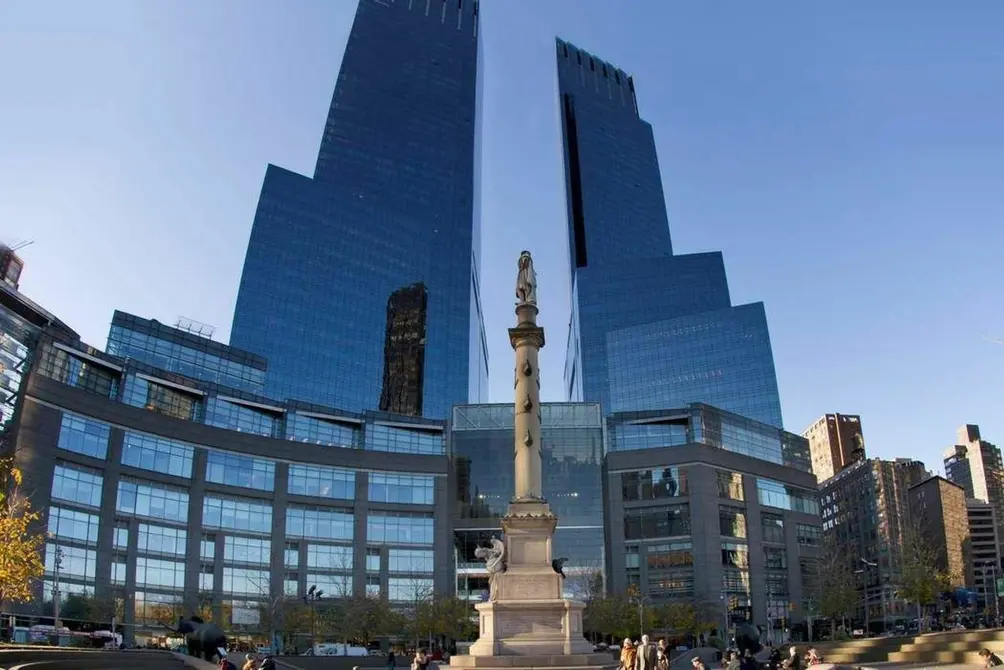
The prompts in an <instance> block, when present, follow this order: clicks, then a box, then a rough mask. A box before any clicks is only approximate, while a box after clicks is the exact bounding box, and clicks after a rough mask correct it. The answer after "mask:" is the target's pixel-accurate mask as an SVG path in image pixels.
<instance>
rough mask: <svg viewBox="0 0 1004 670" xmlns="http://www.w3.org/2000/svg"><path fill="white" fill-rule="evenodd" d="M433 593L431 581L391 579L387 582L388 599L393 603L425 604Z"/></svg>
mask: <svg viewBox="0 0 1004 670" xmlns="http://www.w3.org/2000/svg"><path fill="white" fill-rule="evenodd" d="M431 593H432V580H431V579H422V578H403V577H391V578H390V579H388V580H387V599H388V600H390V601H391V602H395V603H407V602H423V601H425V600H426V599H428V597H429V595H430V594H431Z"/></svg>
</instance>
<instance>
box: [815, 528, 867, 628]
mask: <svg viewBox="0 0 1004 670" xmlns="http://www.w3.org/2000/svg"><path fill="white" fill-rule="evenodd" d="M820 571H821V574H820V584H819V587H820V593H819V611H820V613H821V614H822V615H823V616H825V617H828V618H829V619H830V621H831V630H832V631H833V632H834V633H835V632H836V630H837V625H836V622H837V619H840V620H841V621H843V620H844V619H845V618H846V617H847V616H849V615H850V613H851V612H852V611H854V609H855V608H856V607H857V604H858V601H859V600H860V595H859V594H858V589H857V583H856V581H855V579H854V571H853V570H852V569H851V566H850V562H849V559H848V557H847V556H846V555H844V554H843V552H841V551H840V550H839V549H838V548H837V546H836V544H835V543H834V542H832V541H828V542H827V543H826V546H825V547H824V551H823V558H822V559H821V563H820Z"/></svg>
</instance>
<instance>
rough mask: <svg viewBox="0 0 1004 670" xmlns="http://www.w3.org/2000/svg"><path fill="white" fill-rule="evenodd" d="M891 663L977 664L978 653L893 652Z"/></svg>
mask: <svg viewBox="0 0 1004 670" xmlns="http://www.w3.org/2000/svg"><path fill="white" fill-rule="evenodd" d="M889 661H890V662H892V663H966V664H970V663H972V664H979V665H982V663H981V661H980V655H979V652H978V651H926V652H923V653H909V652H900V651H897V652H893V653H892V654H889Z"/></svg>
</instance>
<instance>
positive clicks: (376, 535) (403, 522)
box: [366, 512, 433, 544]
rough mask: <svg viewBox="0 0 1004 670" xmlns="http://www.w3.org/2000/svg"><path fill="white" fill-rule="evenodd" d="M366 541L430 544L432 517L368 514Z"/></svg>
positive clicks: (403, 514) (375, 542)
mask: <svg viewBox="0 0 1004 670" xmlns="http://www.w3.org/2000/svg"><path fill="white" fill-rule="evenodd" d="M366 541H367V542H369V543H371V544H432V542H433V530H432V515H431V514H430V515H424V514H423V515H420V514H405V513H398V514H374V513H373V512H370V514H369V516H368V517H367V518H366Z"/></svg>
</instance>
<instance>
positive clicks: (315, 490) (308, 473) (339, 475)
mask: <svg viewBox="0 0 1004 670" xmlns="http://www.w3.org/2000/svg"><path fill="white" fill-rule="evenodd" d="M289 492H290V493H291V494H293V495H300V496H315V497H318V498H334V499H338V500H354V499H355V497H356V473H355V472H353V471H352V470H344V469H342V468H329V467H325V466H323V465H303V464H291V465H290V466H289Z"/></svg>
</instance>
